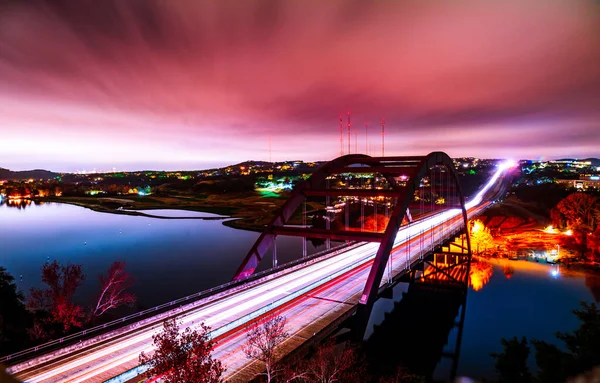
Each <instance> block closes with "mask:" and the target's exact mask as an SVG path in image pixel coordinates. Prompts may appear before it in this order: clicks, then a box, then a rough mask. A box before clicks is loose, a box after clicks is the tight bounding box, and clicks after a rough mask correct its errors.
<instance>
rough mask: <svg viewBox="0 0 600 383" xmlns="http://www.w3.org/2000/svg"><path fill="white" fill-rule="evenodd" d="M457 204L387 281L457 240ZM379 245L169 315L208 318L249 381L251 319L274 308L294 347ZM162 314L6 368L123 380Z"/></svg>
mask: <svg viewBox="0 0 600 383" xmlns="http://www.w3.org/2000/svg"><path fill="white" fill-rule="evenodd" d="M502 171H503V169H499V170H498V172H497V173H496V174H495V175H494V176H493V177H492V178H491V179H490V181H489V182H488V184H486V185H485V187H484V188H483V189H482V190H481V191H480V192H479V193H478V194H477V195H476V196H475V197H474V198H473V199H472V200H471V201H470V202H469V203H468V206H467V207H468V212H469V215H476V214H478V213H479V212H481V211H482V210H483V209H485V208H486V207H487V206H488V205H489V204H490V203H491V202H490V201H491V200H493V199H496V198H497V197H498V196H499V195H501V194H502V193H503V192H504V189H505V187H501V184H502V183H501V182H498V180H499V177H500V176H501V174H502ZM461 225H462V216H461V212H460V210H459V209H451V210H446V211H443V212H441V213H437V214H435V215H433V216H430V217H427V218H425V219H422V220H420V221H418V222H414V223H413V224H411V225H409V226H406V227H403V228H402V229H401V230H400V231H399V233H398V235H397V237H396V241H395V243H394V250H393V253H392V257H391V262H389V263H388V267H387V268H386V275H385V276H384V278H383V279H384V281H382V285H383V284H385V283H387V278H388V277H390V276H395V275H397V274H399V273H402V272H404V271H405V270H406V269H407V268H408V266H409V265H410V264H412V263H414V262H418V260H419V258H420V257H421V256H422V255H425V254H426V253H428V252H430V251H431V250H432V248H433V246H435V245H437V244H440V243H442V242H444V241H445V240H447V239H448V238H451V237H452V236H453V235H454V234H455V233H456V232H457V231H458V230H459V229H460V227H461ZM378 246H379V244H378V243H365V244H358V245H355V246H349V247H348V249H347V250H345V251H343V252H339V253H338V254H335V255H333V256H329V257H323V258H324V259H323V260H321V261H319V262H315V263H312V264H309V265H306V266H304V267H302V268H297V269H294V270H293V271H285V270H284V271H281V272H279V273H278V275H276V276H267V277H264V278H261V279H260V280H259V281H257V283H252V284H250V286H249V287H248V288H244V289H241V290H236V291H233V292H231V294H220V295H219V296H218V297H215V298H214V299H211V298H208V299H204V300H202V301H200V302H195V303H191V304H188V305H186V306H183V307H181V308H179V309H176V310H172V311H171V312H169V314H168V317H175V318H177V319H178V320H179V321H181V323H182V328H185V327H188V326H190V327H194V326H196V325H198V324H199V323H202V322H204V323H205V324H206V325H208V326H210V327H211V328H212V329H213V330H212V332H211V335H212V336H213V337H214V338H215V339H216V340H217V341H218V344H217V347H216V348H215V350H214V356H215V357H216V358H218V359H219V360H221V361H222V362H223V364H224V365H225V366H226V368H227V371H226V378H227V379H228V380H230V381H232V382H236V381H247V380H248V379H249V378H250V377H252V376H253V375H254V374H255V373H257V372H260V366H258V365H257V364H256V363H252V362H251V361H249V360H247V359H246V358H245V356H244V353H243V352H242V348H243V345H244V343H245V328H246V326H245V324H247V323H248V322H250V321H252V320H254V319H256V318H259V317H261V316H263V315H265V314H266V313H269V312H272V311H275V312H277V313H278V314H280V315H284V316H286V317H287V318H288V329H289V332H290V337H289V339H288V340H287V341H286V342H285V343H284V345H283V347H285V348H286V349H287V350H292V349H294V348H295V347H297V346H299V345H300V344H301V343H303V342H304V341H305V340H306V339H308V338H309V337H310V336H311V335H313V334H314V333H316V332H317V331H319V330H320V329H322V328H324V327H325V326H326V325H327V324H329V323H331V322H332V321H334V320H335V319H336V318H338V317H340V316H341V315H343V314H344V313H345V312H347V311H348V310H351V309H353V308H354V307H355V305H356V304H357V302H358V299H359V298H360V294H361V293H362V290H363V288H364V285H365V281H366V278H367V275H368V273H369V269H370V265H371V263H372V262H373V259H374V257H375V253H376V251H377V248H378ZM164 319H165V316H164V315H160V316H157V317H155V318H150V319H146V320H144V321H143V323H140V324H139V325H137V326H136V325H130V326H127V327H126V328H125V329H123V330H114V331H112V332H110V333H108V334H104V335H103V336H98V337H96V338H92V339H91V340H89V341H85V342H82V344H81V345H77V344H76V345H73V346H70V347H66V348H65V349H61V350H58V351H55V352H52V353H49V354H47V355H42V356H41V357H38V358H34V359H32V360H29V361H25V362H22V363H19V364H17V365H14V366H11V367H10V368H9V369H8V371H9V372H11V373H13V374H15V375H16V376H17V377H18V378H19V379H21V380H23V381H25V382H44V383H46V382H71V383H76V382H106V381H108V382H125V381H128V380H131V379H133V378H135V376H138V375H139V374H140V373H141V372H143V370H144V367H143V366H137V364H138V363H137V361H138V357H139V354H140V352H142V351H145V352H148V351H151V350H152V335H153V334H155V333H156V332H157V331H158V330H159V329H160V327H161V325H162V321H163V320H164Z"/></svg>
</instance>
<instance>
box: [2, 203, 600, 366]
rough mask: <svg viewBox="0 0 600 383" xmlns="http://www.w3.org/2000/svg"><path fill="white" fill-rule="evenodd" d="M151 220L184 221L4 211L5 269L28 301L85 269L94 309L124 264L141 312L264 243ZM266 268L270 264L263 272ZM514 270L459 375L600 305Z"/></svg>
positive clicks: (84, 293)
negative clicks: (63, 268) (54, 276)
mask: <svg viewBox="0 0 600 383" xmlns="http://www.w3.org/2000/svg"><path fill="white" fill-rule="evenodd" d="M146 212H148V213H150V214H156V215H160V216H165V217H171V218H177V217H180V218H182V219H160V218H149V217H141V216H129V215H119V214H108V213H99V212H95V211H92V210H89V209H86V208H82V207H78V206H72V205H66V204H56V203H45V204H28V205H27V204H24V205H19V207H14V206H8V205H6V204H3V205H0V265H1V266H4V267H6V269H7V270H8V271H9V272H10V273H11V274H12V275H13V276H14V277H15V279H16V283H17V285H18V286H19V288H20V289H21V290H22V291H24V292H26V291H28V290H29V288H30V287H39V286H41V282H40V268H41V267H42V265H43V264H44V263H45V262H47V261H52V260H58V261H59V262H61V263H63V264H65V263H67V262H71V263H77V264H82V265H83V270H84V272H85V274H86V275H87V278H86V280H85V281H84V283H83V285H82V286H81V288H80V290H79V291H78V293H77V296H76V299H77V301H78V302H80V303H81V304H84V305H86V306H88V305H91V302H92V300H93V298H94V296H95V295H96V294H97V292H98V291H97V290H98V289H99V282H98V275H99V274H100V273H104V272H106V270H107V269H108V267H109V265H110V264H111V263H112V262H114V261H116V260H121V261H125V262H126V263H127V270H128V271H129V272H130V273H131V274H132V275H133V276H135V279H136V281H135V285H134V286H133V288H132V292H133V293H135V294H136V295H137V297H138V303H137V308H138V309H140V308H147V307H151V306H154V305H158V304H161V303H164V302H167V301H170V300H172V299H176V298H179V297H182V296H185V295H189V294H191V293H195V292H198V291H201V290H205V289H208V288H210V287H214V286H216V285H219V284H222V283H225V282H228V281H229V280H230V279H231V277H232V275H233V273H234V272H235V270H236V269H237V267H238V266H239V265H240V263H241V261H242V259H243V258H244V257H245V255H246V254H247V252H248V250H249V249H250V247H251V246H252V245H253V243H254V241H255V240H256V239H257V237H258V235H259V234H258V233H255V232H249V231H243V230H237V229H233V228H230V227H227V226H224V225H223V224H222V222H223V219H227V218H223V217H219V216H216V215H214V214H208V213H197V212H181V211H179V212H178V211H165V210H163V211H154V212H152V211H146ZM202 217H204V218H211V219H210V220H203V219H201V218H202ZM190 218H197V219H190ZM215 218H223V219H215ZM318 250H322V248H318V249H315V247H313V246H312V245H311V244H310V243H308V252H309V253H313V252H315V251H318ZM301 251H302V250H301V240H300V239H298V238H285V237H283V238H280V239H278V255H279V258H280V263H283V262H285V261H289V260H292V259H295V258H298V257H300V256H301ZM497 262H498V261H497ZM270 264H271V260H270V259H265V260H264V262H263V265H262V268H263V269H264V268H268V267H269V266H270ZM510 266H511V268H512V270H513V271H514V272H513V273H505V272H506V265H503V264H500V263H496V264H493V265H492V266H491V267H490V271H491V274H490V275H488V276H487V278H486V281H487V282H486V283H483V284H480V285H479V286H476V287H477V288H478V290H477V291H475V290H473V288H471V289H470V291H469V292H468V295H467V309H466V315H465V321H464V327H463V329H464V330H463V336H462V342H461V352H460V359H459V364H458V373H459V375H469V376H474V377H491V376H493V374H494V371H493V362H494V361H493V359H492V358H491V357H489V356H488V355H489V353H491V352H500V351H501V345H500V339H501V338H502V337H505V338H510V337H513V336H518V337H521V336H527V337H528V338H529V339H531V338H535V339H540V340H546V341H553V340H554V339H555V338H554V334H555V333H556V332H557V331H563V332H564V331H570V330H573V329H574V328H576V327H577V325H578V322H577V320H576V318H575V316H574V315H573V314H572V313H571V310H573V309H575V308H577V307H578V305H579V302H580V301H582V300H584V301H588V302H589V301H594V296H593V294H592V292H591V289H593V288H595V289H596V290H595V291H596V294H597V295H596V296H597V297H599V296H600V294H598V279H597V278H592V277H591V276H589V275H587V276H586V275H585V274H582V273H567V272H565V271H566V270H561V271H560V273H558V275H553V274H554V273H553V271H555V270H556V266H552V265H542V264H536V263H526V262H525V261H511V264H510ZM21 276H22V279H21ZM488 278H489V280H488ZM586 284H587V285H586ZM405 290H406V285H405V284H401V285H398V286H397V287H396V289H395V291H394V299H382V300H380V301H378V302H377V304H376V307H375V308H374V312H373V314H372V316H371V323H370V325H371V328H370V329H368V331H371V332H372V331H373V325H378V326H379V328H384V327H385V326H382V323H383V322H384V320H385V318H388V319H387V320H390V319H389V318H392V319H391V320H394V319H393V318H394V316H393V315H390V313H391V312H392V311H393V309H394V304H395V303H397V302H399V301H400V299H401V298H400V297H401V296H402V292H403V291H405ZM391 326H392V327H393V326H394V324H393V323H392V325H391ZM388 327H390V325H389V324H388ZM453 331H454V332H455V331H456V330H453ZM454 335H455V334H453V333H451V336H450V340H449V342H450V345H452V340H451V339H453V336H454ZM386 336H387V334H384V338H385V337H386ZM389 338H390V339H393V337H392V336H391V335H390V336H389ZM387 346H389V347H390V348H391V349H393V347H401V346H406V345H399V344H397V343H394V344H390V345H386V347H387ZM445 371H447V366H446V365H444V362H442V363H440V364H439V366H438V368H437V370H436V374H438V375H439V376H443V375H444V374H445Z"/></svg>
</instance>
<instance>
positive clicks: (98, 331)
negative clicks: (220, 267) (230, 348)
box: [0, 243, 356, 363]
mask: <svg viewBox="0 0 600 383" xmlns="http://www.w3.org/2000/svg"><path fill="white" fill-rule="evenodd" d="M353 245H356V243H350V244H349V245H348V244H346V243H344V244H341V245H339V246H335V247H332V248H330V249H326V250H323V251H319V252H316V253H313V254H311V255H310V256H307V257H305V258H301V259H297V260H295V261H292V262H288V263H286V264H283V265H280V266H277V267H274V268H271V269H268V270H264V271H261V272H259V273H256V274H253V275H251V276H249V277H248V278H246V279H242V280H239V281H231V282H227V283H223V284H221V285H219V286H215V287H212V288H210V289H208V290H203V291H200V292H198V293H194V294H191V295H187V296H185V297H182V298H178V299H175V300H173V301H170V302H167V303H163V304H161V305H158V306H155V307H152V308H149V309H146V310H143V311H140V312H137V313H135V314H130V315H127V316H124V317H122V318H119V319H115V320H112V321H110V322H107V323H104V324H101V325H98V326H95V327H92V328H89V329H86V330H82V331H79V332H77V333H74V334H70V335H67V336H64V337H62V338H59V339H55V340H51V341H49V342H46V343H43V344H40V345H38V346H34V347H30V348H28V349H25V350H22V351H19V352H16V353H13V354H10V355H6V356H3V357H0V363H7V362H9V361H13V360H18V359H22V358H23V357H24V356H26V355H31V356H33V355H35V354H37V353H39V352H41V351H46V350H50V349H52V348H53V347H56V346H63V345H65V344H66V343H70V342H72V341H74V340H78V339H80V338H87V337H89V336H91V335H92V334H94V335H97V334H101V333H102V332H104V331H106V330H109V329H111V328H113V327H116V326H117V325H119V326H122V325H123V324H124V323H127V322H130V321H135V320H140V319H142V318H144V317H146V316H149V315H155V314H158V313H162V312H165V311H168V310H169V309H172V308H174V307H177V306H180V305H182V304H184V303H191V302H193V301H195V300H197V299H200V298H205V297H208V296H210V295H212V294H215V293H217V292H219V291H223V290H227V289H229V288H232V287H236V286H239V285H242V284H245V283H248V282H251V281H255V280H257V279H260V278H263V277H265V276H267V275H270V274H274V273H276V272H279V271H282V270H285V269H287V268H290V267H293V266H296V265H298V264H301V263H304V262H308V261H310V260H313V259H315V258H318V257H320V256H323V255H332V256H333V255H336V254H338V253H339V251H340V250H345V249H348V248H349V247H350V246H353Z"/></svg>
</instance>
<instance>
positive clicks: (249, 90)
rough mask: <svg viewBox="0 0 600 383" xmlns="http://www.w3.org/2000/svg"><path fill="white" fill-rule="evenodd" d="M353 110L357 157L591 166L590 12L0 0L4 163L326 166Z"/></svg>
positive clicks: (477, 4) (594, 132) (598, 87)
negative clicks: (568, 159)
mask: <svg viewBox="0 0 600 383" xmlns="http://www.w3.org/2000/svg"><path fill="white" fill-rule="evenodd" d="M347 111H350V112H351V113H352V122H353V128H354V127H356V128H357V129H358V131H359V135H358V148H359V151H360V152H363V153H364V152H365V150H366V149H365V138H364V137H365V128H364V124H365V122H368V123H369V124H371V126H372V127H371V128H370V133H371V134H370V137H369V143H370V145H369V147H368V150H369V151H370V153H373V154H379V153H380V135H379V134H380V128H379V121H380V119H381V118H382V117H383V118H385V120H386V154H390V155H391V154H398V155H399V154H426V153H428V152H430V151H433V150H443V151H446V152H447V153H448V154H450V155H451V156H478V157H504V158H506V157H512V158H540V157H542V158H557V157H563V156H573V157H587V156H600V150H599V149H600V2H599V1H596V0H588V1H583V0H582V1H578V0H545V1H541V0H540V1H537V0H528V1H523V0H514V1H511V0H502V1H500V0H498V1H493V0H488V1H482V0H477V1H476V0H472V1H468V0H463V1H447V0H446V1H441V0H440V1H436V0H426V1H424V0H419V1H417V0H415V1H400V0H397V1H391V0H390V1H386V0H381V1H372V2H370V1H363V0H361V1H323V0H319V1H307V0H302V1H292V0H290V1H283V0H274V1H268V0H261V1H248V0H244V1H241V0H231V1H223V0H220V1H208V0H207V1H202V0H189V1H188V0H163V1H151V0H140V1H136V0H128V1H119V0H115V1H108V0H103V1H98V0H64V1H58V0H53V1H46V2H44V1H25V0H20V1H19V0H12V1H9V0H0V167H7V168H11V169H15V170H20V169H29V168H46V169H51V170H58V171H74V170H77V169H83V168H85V169H88V170H89V169H91V168H94V167H95V168H98V169H111V168H112V167H116V168H117V169H127V170H134V169H149V168H152V169H202V168H207V167H212V166H215V165H224V164H231V163H236V162H241V161H244V160H248V159H254V160H268V159H269V140H270V141H271V147H272V154H271V156H272V159H273V160H286V159H290V160H292V159H302V160H328V159H332V158H334V157H335V156H337V155H339V151H340V146H339V125H338V124H339V123H338V119H339V117H338V116H339V115H340V114H344V115H345V114H346V112H347ZM269 137H271V138H270V139H269ZM346 139H347V136H345V137H344V140H346ZM352 139H353V141H352V150H353V151H354V134H353V137H352Z"/></svg>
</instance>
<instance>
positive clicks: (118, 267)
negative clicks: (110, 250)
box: [92, 261, 136, 317]
mask: <svg viewBox="0 0 600 383" xmlns="http://www.w3.org/2000/svg"><path fill="white" fill-rule="evenodd" d="M132 285H133V278H132V276H131V275H130V274H128V273H127V272H125V262H120V261H115V262H114V263H113V264H112V265H111V266H110V268H109V269H108V273H107V275H106V276H104V275H101V276H100V286H101V291H100V295H99V297H98V302H97V303H96V307H95V308H94V311H93V313H92V314H93V315H94V316H97V317H98V316H100V315H102V314H104V313H105V312H106V311H108V310H110V309H114V308H117V307H119V306H121V305H131V304H133V303H134V302H135V299H136V298H135V295H133V294H132V293H130V292H127V291H126V290H127V289H128V288H129V287H131V286H132Z"/></svg>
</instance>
